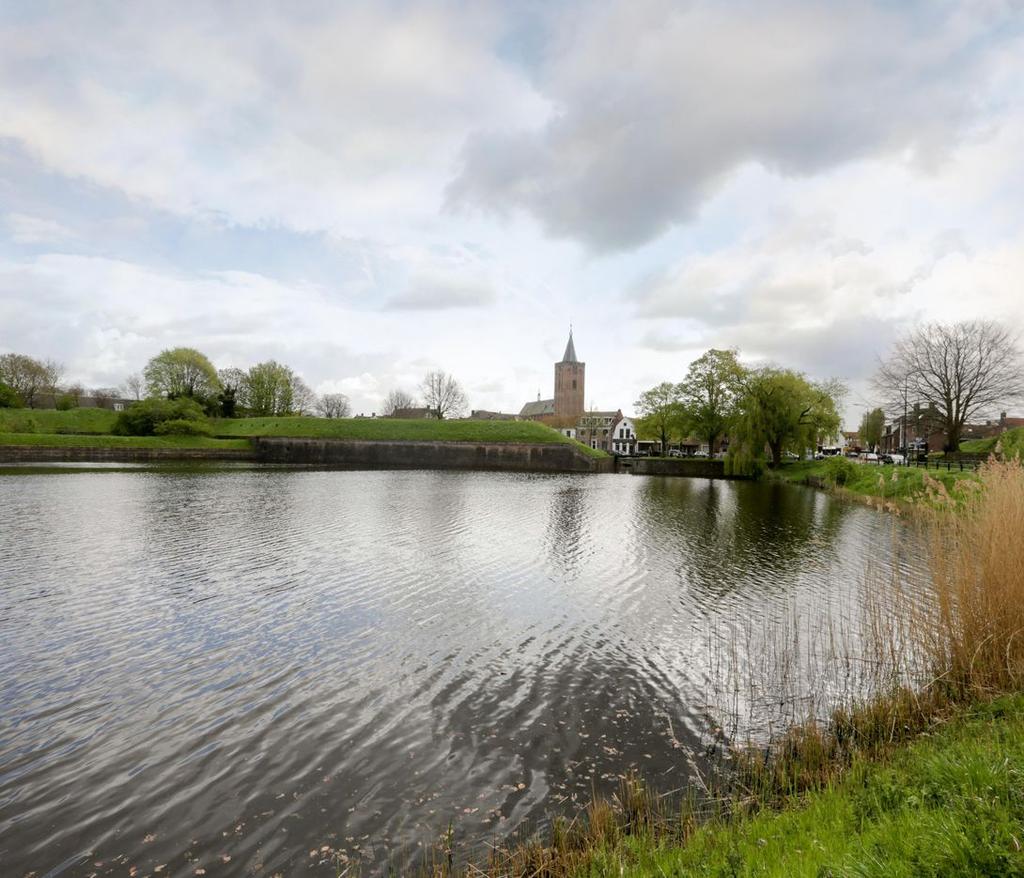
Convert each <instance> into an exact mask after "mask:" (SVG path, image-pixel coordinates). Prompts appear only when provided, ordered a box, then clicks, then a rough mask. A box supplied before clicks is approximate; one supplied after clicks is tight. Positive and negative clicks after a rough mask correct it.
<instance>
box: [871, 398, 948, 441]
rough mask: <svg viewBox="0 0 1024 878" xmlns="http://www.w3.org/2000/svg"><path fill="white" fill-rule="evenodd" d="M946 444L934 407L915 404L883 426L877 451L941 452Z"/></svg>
mask: <svg viewBox="0 0 1024 878" xmlns="http://www.w3.org/2000/svg"><path fill="white" fill-rule="evenodd" d="M945 444H946V434H945V432H944V430H943V422H942V418H941V416H940V415H939V412H938V410H937V409H936V408H935V406H922V405H920V404H919V403H918V404H915V405H914V407H913V409H911V410H910V411H909V412H907V414H906V415H900V416H899V417H898V418H895V419H894V420H893V421H891V422H889V423H887V424H886V426H885V432H884V433H883V435H882V441H881V442H880V443H879V445H878V450H879V451H882V452H890V453H891V452H894V451H895V452H902V451H904V450H912V451H924V452H928V451H941V450H942V448H943V446H944V445H945Z"/></svg>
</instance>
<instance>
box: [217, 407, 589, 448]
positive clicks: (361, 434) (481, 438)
mask: <svg viewBox="0 0 1024 878" xmlns="http://www.w3.org/2000/svg"><path fill="white" fill-rule="evenodd" d="M213 432H214V433H215V434H216V435H218V436H248V437H255V436H287V437H290V438H309V439H363V440H371V441H372V440H377V441H380V440H393V441H424V442H431V441H432V442H499V443H503V442H525V443H535V444H537V443H539V444H559V443H560V444H566V445H574V446H576V447H577V448H579V449H580V450H581V451H582V452H583V453H584V454H588V455H589V456H591V457H606V456H607V455H606V454H605V453H604V452H603V451H596V450H594V449H592V448H589V447H588V446H586V445H584V444H583V443H581V442H576V441H575V440H573V439H568V438H566V437H565V436H563V435H562V434H561V433H559V432H558V431H557V430H553V429H552V428H551V427H546V426H545V425H544V424H538V423H536V422H535V421H438V420H436V419H433V418H421V419H415V420H403V419H399V418H330V419H328V418H305V417H294V418H233V419H227V418H221V419H219V420H216V421H214V422H213Z"/></svg>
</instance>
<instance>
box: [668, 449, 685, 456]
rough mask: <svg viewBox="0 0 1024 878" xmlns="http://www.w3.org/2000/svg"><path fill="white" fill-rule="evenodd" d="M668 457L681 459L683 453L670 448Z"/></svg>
mask: <svg viewBox="0 0 1024 878" xmlns="http://www.w3.org/2000/svg"><path fill="white" fill-rule="evenodd" d="M668 456H669V457H683V456H684V455H683V452H681V451H680V450H679V449H678V448H670V449H669V450H668Z"/></svg>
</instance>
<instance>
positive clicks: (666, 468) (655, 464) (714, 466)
mask: <svg viewBox="0 0 1024 878" xmlns="http://www.w3.org/2000/svg"><path fill="white" fill-rule="evenodd" d="M619 472H630V473H635V474H636V475H638V476H690V477H691V478H698V479H725V478H734V477H733V476H726V474H725V461H724V460H713V459H710V458H687V457H623V458H620V459H619Z"/></svg>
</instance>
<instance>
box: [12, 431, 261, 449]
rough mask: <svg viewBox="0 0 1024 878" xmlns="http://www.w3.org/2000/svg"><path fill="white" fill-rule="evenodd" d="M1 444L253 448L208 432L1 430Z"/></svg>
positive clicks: (81, 446)
mask: <svg viewBox="0 0 1024 878" xmlns="http://www.w3.org/2000/svg"><path fill="white" fill-rule="evenodd" d="M0 445H40V446H45V447H49V448H232V449H246V448H251V447H252V446H251V444H250V442H249V440H248V439H212V438H209V437H206V436H104V435H87V434H82V435H74V434H68V433H0Z"/></svg>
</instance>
